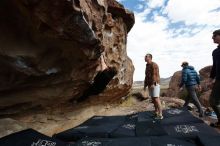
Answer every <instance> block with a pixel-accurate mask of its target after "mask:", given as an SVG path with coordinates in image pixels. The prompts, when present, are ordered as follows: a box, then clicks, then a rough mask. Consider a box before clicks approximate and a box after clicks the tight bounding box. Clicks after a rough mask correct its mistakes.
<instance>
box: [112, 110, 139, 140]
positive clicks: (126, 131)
mask: <svg viewBox="0 0 220 146" xmlns="http://www.w3.org/2000/svg"><path fill="white" fill-rule="evenodd" d="M137 120H138V114H132V115H129V116H128V117H127V118H126V121H125V122H124V123H123V124H122V125H121V126H119V127H118V128H117V129H116V130H115V131H113V132H112V133H111V134H110V135H111V136H110V137H113V138H119V137H134V136H136V134H135V129H136V124H137Z"/></svg>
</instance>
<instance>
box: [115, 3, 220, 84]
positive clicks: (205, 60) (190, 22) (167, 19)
mask: <svg viewBox="0 0 220 146" xmlns="http://www.w3.org/2000/svg"><path fill="white" fill-rule="evenodd" d="M117 1H119V2H120V3H121V4H123V5H124V7H125V8H127V9H129V10H131V11H133V12H134V14H135V25H134V26H133V28H132V30H131V31H130V32H129V34H128V43H127V52H128V56H129V57H130V58H131V59H132V61H133V64H134V66H135V73H134V81H139V80H144V70H145V62H144V56H145V54H146V53H151V54H152V55H153V61H155V62H156V63H157V64H158V65H159V67H160V75H161V77H169V76H172V75H173V73H174V72H176V71H178V70H181V67H180V65H181V63H182V62H183V61H188V62H189V64H190V65H192V66H194V67H195V69H196V70H197V71H198V70H200V69H201V68H203V67H205V66H207V65H211V64H212V56H211V54H212V51H213V49H215V48H216V44H214V43H213V41H212V39H211V37H212V32H213V30H215V29H220V0H117Z"/></svg>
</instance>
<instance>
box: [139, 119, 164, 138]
mask: <svg viewBox="0 0 220 146" xmlns="http://www.w3.org/2000/svg"><path fill="white" fill-rule="evenodd" d="M164 135H167V133H166V131H165V130H164V129H163V127H162V125H161V124H160V123H158V122H154V121H153V122H152V121H147V122H137V125H136V136H164Z"/></svg>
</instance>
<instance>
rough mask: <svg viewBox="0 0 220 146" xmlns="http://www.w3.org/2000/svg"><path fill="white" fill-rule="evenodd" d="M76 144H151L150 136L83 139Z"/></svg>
mask: <svg viewBox="0 0 220 146" xmlns="http://www.w3.org/2000/svg"><path fill="white" fill-rule="evenodd" d="M76 146H151V143H150V138H138V137H137V138H116V139H103V138H102V139H97V138H96V139H87V138H86V139H82V140H80V141H78V142H77V143H76Z"/></svg>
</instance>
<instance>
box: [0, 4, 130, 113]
mask: <svg viewBox="0 0 220 146" xmlns="http://www.w3.org/2000/svg"><path fill="white" fill-rule="evenodd" d="M133 24H134V15H133V13H131V12H128V11H127V10H125V9H124V8H123V6H122V5H120V4H119V3H117V2H116V1H114V0H94V1H90V0H1V1H0V32H1V34H0V65H1V67H2V69H1V71H0V81H1V82H0V94H1V96H0V114H11V113H16V112H19V111H21V110H25V109H27V108H36V107H39V106H40V107H42V106H46V105H47V106H48V105H51V104H53V105H54V104H58V103H59V104H62V103H65V102H67V101H68V100H69V99H70V98H77V97H79V96H80V95H82V93H83V91H85V90H86V88H88V86H89V83H91V82H92V81H93V79H94V77H95V75H96V74H97V72H98V70H97V69H98V68H99V65H100V55H101V53H102V54H103V56H104V59H105V61H106V64H107V66H109V67H115V68H116V69H117V71H118V74H117V75H116V76H115V77H114V78H113V80H112V81H111V82H110V83H109V84H108V86H107V88H106V90H105V91H104V92H103V93H102V94H101V95H100V96H99V97H102V96H103V98H100V100H101V102H102V101H103V102H105V101H108V100H113V99H117V98H118V97H122V96H124V95H126V94H127V93H128V91H129V89H130V88H131V85H132V82H133V80H132V76H133V70H134V67H133V65H132V62H131V60H130V59H129V58H128V56H127V54H126V40H127V33H128V32H129V30H130V29H131V28H132V26H133ZM104 97H105V98H104ZM13 109H16V110H13Z"/></svg>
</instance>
